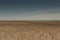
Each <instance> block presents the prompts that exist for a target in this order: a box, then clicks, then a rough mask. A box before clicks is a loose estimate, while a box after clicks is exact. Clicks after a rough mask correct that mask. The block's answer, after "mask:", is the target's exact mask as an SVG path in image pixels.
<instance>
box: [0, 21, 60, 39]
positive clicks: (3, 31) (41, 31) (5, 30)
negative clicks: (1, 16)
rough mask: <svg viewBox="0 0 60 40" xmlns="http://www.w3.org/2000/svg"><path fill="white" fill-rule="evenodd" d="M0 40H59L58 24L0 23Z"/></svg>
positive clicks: (31, 22)
mask: <svg viewBox="0 0 60 40" xmlns="http://www.w3.org/2000/svg"><path fill="white" fill-rule="evenodd" d="M0 40H60V22H59V21H1V22H0Z"/></svg>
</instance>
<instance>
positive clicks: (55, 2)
mask: <svg viewBox="0 0 60 40" xmlns="http://www.w3.org/2000/svg"><path fill="white" fill-rule="evenodd" d="M0 20H60V0H0Z"/></svg>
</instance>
